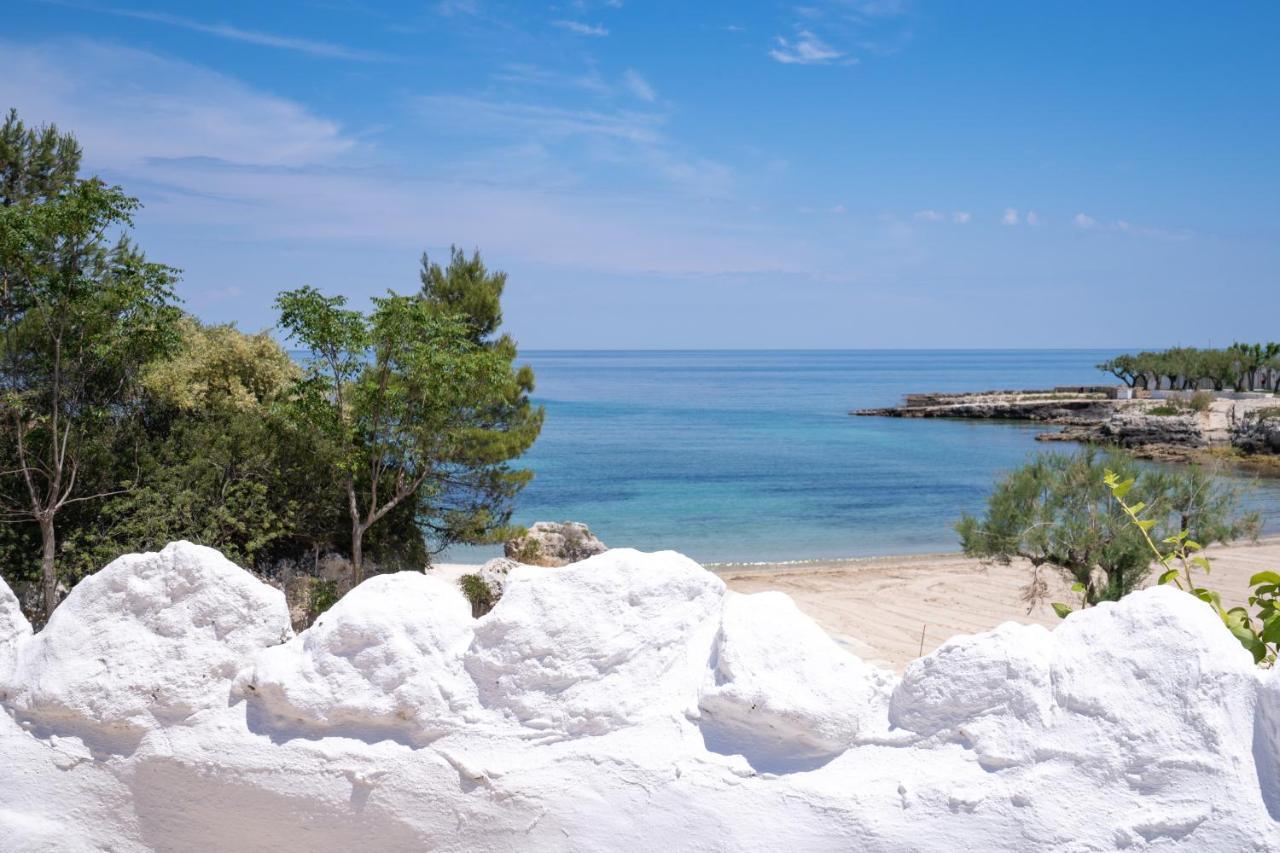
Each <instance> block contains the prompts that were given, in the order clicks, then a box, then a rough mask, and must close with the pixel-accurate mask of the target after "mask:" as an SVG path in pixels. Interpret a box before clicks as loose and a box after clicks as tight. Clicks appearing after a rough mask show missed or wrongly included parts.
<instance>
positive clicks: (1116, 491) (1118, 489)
mask: <svg viewBox="0 0 1280 853" xmlns="http://www.w3.org/2000/svg"><path fill="white" fill-rule="evenodd" d="M1118 479H1119V478H1118V477H1117V476H1116V475H1115V474H1110V475H1109V477H1108V478H1107V485H1108V486H1109V487H1110V488H1111V494H1113V495H1115V496H1116V497H1117V498H1120V499H1123V498H1124V496H1125V495H1127V494H1129V490H1130V489H1132V488H1133V483H1134V478H1133V477H1130V478H1129V479H1127V480H1125V481H1124V482H1123V483H1117V482H1116V480H1118ZM1094 482H1097V481H1096V480H1095V481H1094Z"/></svg>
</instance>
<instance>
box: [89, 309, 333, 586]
mask: <svg viewBox="0 0 1280 853" xmlns="http://www.w3.org/2000/svg"><path fill="white" fill-rule="evenodd" d="M178 329H179V331H180V334H181V343H180V346H179V347H178V348H177V349H176V350H175V351H174V352H172V353H171V354H170V355H169V357H168V358H166V359H164V360H161V361H157V362H155V363H153V364H151V365H149V366H148V368H147V369H146V370H145V371H144V374H143V377H142V385H143V388H144V392H145V393H144V395H143V400H144V406H143V412H142V416H141V417H140V418H139V419H138V423H137V425H136V429H135V430H134V433H133V435H134V438H135V439H136V441H137V444H138V446H139V447H138V451H137V458H138V461H137V465H136V474H134V475H133V477H132V480H131V482H130V484H129V485H130V488H129V489H128V491H126V492H125V493H123V494H120V495H116V496H113V497H111V498H109V499H108V500H106V501H105V502H104V503H103V505H102V507H101V509H100V510H99V511H97V512H96V513H94V514H93V516H92V517H90V518H78V519H76V521H77V522H79V523H78V524H77V525H76V528H75V529H74V530H73V531H72V536H73V541H74V546H75V547H74V549H73V550H74V562H73V563H72V566H71V568H72V570H73V571H81V572H87V571H92V570H93V569H94V568H96V567H97V566H100V565H102V564H104V563H105V562H108V561H110V560H111V559H113V558H114V557H115V556H118V555H119V554H121V553H126V552H129V551H135V550H138V549H142V548H145V549H156V548H159V547H162V546H163V545H164V544H165V543H167V542H170V541H172V540H174V539H187V540H190V541H193V542H198V543H200V544H204V545H209V546H211V547H214V548H217V549H219V550H220V551H222V552H223V553H224V554H225V555H226V556H227V557H229V558H230V559H232V560H234V561H236V562H238V563H240V564H241V565H244V566H245V567H247V568H253V569H256V570H258V571H259V572H261V573H264V574H266V573H270V570H271V567H272V564H273V563H274V562H276V561H279V560H291V561H293V562H295V563H297V562H302V561H303V560H304V559H305V558H307V557H311V558H312V561H314V558H315V557H316V555H317V552H319V551H320V550H322V549H327V548H329V547H331V545H332V540H333V539H334V535H333V534H334V532H335V530H337V529H339V528H340V524H341V515H340V514H339V512H338V510H339V509H340V507H339V505H338V503H337V501H336V500H335V499H334V496H333V493H332V490H331V489H330V488H328V486H329V485H330V484H332V482H333V466H334V459H333V456H332V454H331V452H329V451H330V449H329V448H328V447H327V446H326V445H325V444H323V443H321V442H316V441H314V440H313V438H314V437H313V436H311V435H304V434H303V433H302V432H301V431H300V430H299V429H298V428H297V427H296V425H295V424H294V422H293V419H292V418H290V417H289V416H288V414H289V412H288V403H289V394H290V393H291V392H292V389H293V388H294V385H295V383H296V381H297V379H298V378H299V377H301V375H302V372H301V370H300V369H299V368H298V366H297V365H296V364H294V363H293V361H292V360H291V359H290V358H289V356H288V354H287V353H285V351H284V350H283V349H282V348H281V347H280V345H279V344H278V343H277V342H276V341H275V340H274V339H272V338H271V337H270V336H269V335H267V334H265V333H263V334H257V335H248V334H245V333H243V332H240V331H238V330H237V329H235V328H234V327H232V326H204V325H201V324H200V323H199V322H197V321H196V320H194V319H192V318H184V319H183V320H182V321H181V322H180V323H179V324H178Z"/></svg>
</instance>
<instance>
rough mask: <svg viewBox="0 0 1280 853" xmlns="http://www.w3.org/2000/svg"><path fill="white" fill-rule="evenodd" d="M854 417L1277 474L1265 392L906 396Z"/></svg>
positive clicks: (1276, 417)
mask: <svg viewBox="0 0 1280 853" xmlns="http://www.w3.org/2000/svg"><path fill="white" fill-rule="evenodd" d="M850 414H851V415H855V416H860V417H895V418H959V419H967V420H1009V421H1033V422H1036V423H1043V424H1046V425H1055V426H1059V427H1060V429H1057V430H1053V431H1046V432H1043V433H1040V434H1038V435H1037V436H1036V439H1037V440H1039V441H1068V442H1079V443H1088V444H1098V445H1104V446H1109V447H1118V448H1121V449H1124V450H1126V451H1129V452H1131V453H1133V454H1134V455H1136V456H1139V457H1141V458H1146V459H1155V460H1160V461H1168V462H1205V461H1214V462H1226V463H1228V464H1232V465H1237V466H1240V467H1244V468H1248V469H1250V470H1254V471H1257V472H1259V473H1266V474H1272V475H1280V397H1276V396H1274V395H1271V394H1258V393H1255V394H1229V393H1228V394H1224V393H1212V392H1207V391H1201V392H1196V393H1192V392H1154V393H1153V394H1151V395H1150V396H1147V395H1146V394H1145V393H1144V394H1143V396H1142V397H1139V398H1134V397H1132V396H1128V395H1123V396H1122V392H1119V391H1118V390H1117V389H1115V388H1108V387H1101V386H1100V387H1079V388H1076V387H1070V388H1061V387H1060V388H1053V389H1038V390H1002V391H981V392H973V393H946V394H908V395H907V396H906V398H905V400H904V402H903V404H902V405H900V406H890V407H883V408H874V409H859V410H855V411H852V412H850Z"/></svg>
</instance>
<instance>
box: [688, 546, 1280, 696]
mask: <svg viewBox="0 0 1280 853" xmlns="http://www.w3.org/2000/svg"><path fill="white" fill-rule="evenodd" d="M1207 553H1208V556H1209V557H1210V558H1211V559H1212V562H1213V572H1212V574H1211V575H1210V576H1209V578H1208V580H1207V582H1206V584H1205V585H1206V586H1208V587H1209V588H1211V589H1216V590H1218V592H1219V593H1220V594H1221V596H1222V600H1223V603H1224V604H1225V605H1227V606H1228V607H1230V606H1234V605H1237V604H1244V600H1245V597H1246V595H1247V593H1248V588H1247V584H1248V582H1249V578H1250V577H1251V576H1252V575H1253V574H1255V573H1257V572H1260V571H1263V570H1264V569H1274V570H1277V571H1280V537H1270V538H1267V539H1262V540H1259V541H1258V542H1256V543H1244V544H1234V545H1230V546H1217V547H1214V548H1210V549H1208V552H1207ZM708 568H710V569H712V570H714V571H715V572H716V573H717V574H719V575H720V576H721V577H722V578H724V580H725V582H726V583H727V584H728V585H729V588H730V589H733V590H735V591H737V592H743V593H752V592H763V591H764V590H778V591H780V592H785V593H786V594H788V595H790V596H791V598H792V599H793V600H794V601H795V602H796V604H797V605H798V606H799V607H800V609H801V610H803V611H804V612H805V613H807V614H808V615H809V616H811V617H812V618H813V619H814V620H815V621H817V622H818V624H820V625H822V627H824V628H825V629H826V630H827V631H828V632H829V633H831V634H832V636H834V637H835V638H836V639H837V640H839V641H840V642H842V643H844V644H845V645H846V646H847V647H848V648H849V649H850V650H851V651H852V652H854V653H855V654H857V655H858V656H859V657H861V658H863V659H864V660H868V661H875V662H877V663H880V664H883V665H885V666H890V667H893V668H894V669H896V670H899V671H901V670H902V669H903V668H904V667H905V666H906V665H907V663H909V662H910V661H911V660H913V659H914V658H916V657H918V656H919V655H920V654H921V652H923V653H925V654H927V653H929V652H930V651H932V650H933V649H936V648H937V647H938V646H939V645H941V644H942V643H943V642H944V641H945V640H947V639H948V638H950V637H952V636H954V635H956V634H971V633H975V632H978V631H986V630H989V629H991V628H994V627H995V626H996V625H999V624H1000V623H1001V622H1007V621H1015V622H1038V623H1040V624H1041V625H1045V626H1047V627H1050V628H1052V627H1053V626H1054V625H1056V624H1058V623H1059V622H1060V621H1061V620H1060V619H1059V618H1058V617H1057V615H1055V614H1054V612H1053V610H1052V609H1051V608H1050V607H1049V602H1052V601H1062V602H1066V603H1068V604H1071V603H1074V601H1075V600H1076V596H1075V594H1074V593H1072V592H1070V590H1069V589H1068V587H1069V586H1070V584H1069V583H1067V582H1066V581H1065V580H1063V577H1062V574H1061V573H1060V572H1058V571H1056V570H1053V569H1047V568H1046V569H1042V576H1043V577H1044V579H1045V580H1046V581H1047V582H1048V584H1049V590H1050V592H1049V595H1048V596H1047V597H1046V599H1045V601H1044V602H1041V603H1040V604H1038V605H1036V606H1034V607H1030V608H1029V607H1028V604H1027V602H1026V601H1025V600H1024V597H1023V590H1024V589H1025V588H1026V584H1027V580H1028V578H1029V577H1030V574H1031V566H1030V564H1028V563H1020V562H1015V563H1012V564H1010V565H1008V566H1002V565H999V564H992V563H984V562H982V561H980V560H975V559H969V558H967V557H964V556H962V555H959V554H931V555H919V556H905V557H874V558H867V559H856V560H837V561H828V562H812V563H791V564H776V565H767V564H766V565H752V566H709V567H708Z"/></svg>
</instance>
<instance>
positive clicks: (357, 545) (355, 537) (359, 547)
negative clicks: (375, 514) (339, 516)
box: [351, 519, 364, 588]
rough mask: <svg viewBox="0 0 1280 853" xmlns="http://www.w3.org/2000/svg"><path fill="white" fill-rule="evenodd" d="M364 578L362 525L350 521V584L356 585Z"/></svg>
mask: <svg viewBox="0 0 1280 853" xmlns="http://www.w3.org/2000/svg"><path fill="white" fill-rule="evenodd" d="M362 580H364V526H363V525H361V524H360V522H359V521H356V520H354V519H353V520H352V522H351V586H352V587H353V588H354V587H357V586H359V585H360V581H362Z"/></svg>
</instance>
